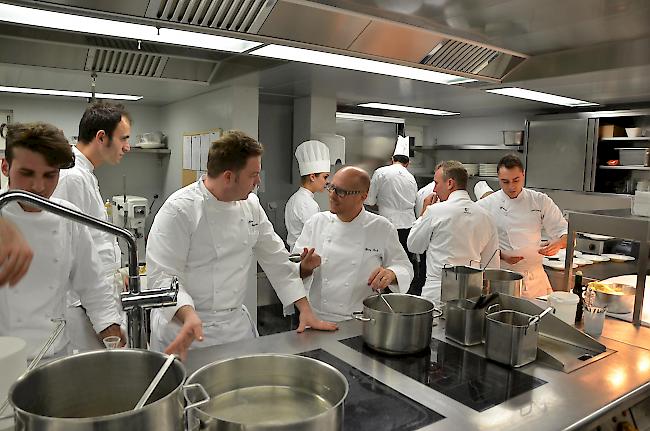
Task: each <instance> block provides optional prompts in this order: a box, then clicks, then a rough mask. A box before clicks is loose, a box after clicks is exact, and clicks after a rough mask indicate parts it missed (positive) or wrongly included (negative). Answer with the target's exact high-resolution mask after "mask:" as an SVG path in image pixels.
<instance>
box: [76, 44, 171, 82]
mask: <svg viewBox="0 0 650 431" xmlns="http://www.w3.org/2000/svg"><path fill="white" fill-rule="evenodd" d="M167 60H168V57H163V56H161V55H155V54H146V53H135V52H122V51H116V50H112V49H95V48H91V49H89V50H88V58H87V60H86V67H85V70H93V71H95V72H103V73H113V74H117V75H130V76H141V77H148V78H159V77H160V76H161V75H162V72H163V70H164V69H165V64H167Z"/></svg>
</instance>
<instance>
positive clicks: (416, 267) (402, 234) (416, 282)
mask: <svg viewBox="0 0 650 431" xmlns="http://www.w3.org/2000/svg"><path fill="white" fill-rule="evenodd" d="M410 232H411V229H397V235H398V236H399V242H400V244H402V248H404V251H405V252H406V255H407V256H408V257H409V260H410V261H411V265H413V274H414V276H413V281H411V286H410V287H409V290H408V293H409V294H411V295H420V294H422V286H424V278H426V274H427V271H426V268H425V270H424V274H422V275H420V264H419V263H418V261H417V259H416V258H415V254H414V253H411V252H410V251H409V249H408V246H407V245H406V240H407V239H408V237H409V233H410ZM425 265H426V262H425ZM420 278H422V284H420ZM418 286H419V289H418Z"/></svg>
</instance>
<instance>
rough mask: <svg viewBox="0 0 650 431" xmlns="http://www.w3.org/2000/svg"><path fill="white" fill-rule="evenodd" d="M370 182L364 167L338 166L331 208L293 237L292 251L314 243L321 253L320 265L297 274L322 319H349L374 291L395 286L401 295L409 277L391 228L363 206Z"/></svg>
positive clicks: (410, 271) (409, 270)
mask: <svg viewBox="0 0 650 431" xmlns="http://www.w3.org/2000/svg"><path fill="white" fill-rule="evenodd" d="M369 185H370V178H369V176H368V174H367V173H366V172H365V171H364V170H362V169H359V168H355V167H345V168H343V169H341V170H339V171H338V172H337V173H336V174H335V175H334V177H333V178H332V182H331V183H330V184H329V185H328V186H327V189H328V191H329V202H330V211H327V212H321V213H318V214H316V215H314V216H313V217H311V218H310V219H309V220H308V221H307V223H305V227H304V228H303V230H302V234H301V235H300V237H299V238H298V240H297V241H296V245H295V247H294V251H297V252H299V251H301V250H304V249H305V248H309V247H313V248H314V249H315V250H316V253H318V254H319V255H320V257H321V265H320V267H318V268H316V269H315V270H314V271H313V272H311V271H310V272H303V273H302V274H301V275H303V276H307V277H306V278H305V285H306V286H307V287H308V289H309V301H310V303H311V304H312V306H313V308H314V310H315V311H316V313H317V315H318V316H319V317H321V318H322V319H328V320H334V321H341V320H346V319H349V318H350V314H351V313H352V312H354V311H360V310H363V300H364V299H365V298H366V297H367V296H368V295H370V294H372V293H373V290H381V289H384V288H386V287H388V286H391V285H394V284H397V286H396V290H398V291H400V292H402V293H405V292H406V291H407V290H408V288H409V285H410V283H411V280H412V278H413V268H412V266H411V263H410V262H409V260H408V257H407V256H406V252H405V251H404V249H403V248H402V246H401V245H400V243H399V240H398V236H397V230H396V229H395V227H394V226H393V225H392V224H391V223H390V222H389V221H388V220H386V219H385V218H384V217H382V216H379V215H377V214H372V213H370V212H367V211H366V210H364V208H363V202H364V200H365V199H366V197H367V194H368V188H369Z"/></svg>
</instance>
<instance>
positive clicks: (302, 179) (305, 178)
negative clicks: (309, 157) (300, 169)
mask: <svg viewBox="0 0 650 431" xmlns="http://www.w3.org/2000/svg"><path fill="white" fill-rule="evenodd" d="M324 173H325V172H314V173H312V174H307V175H301V176H300V184H307V183H308V182H309V176H310V175H314V176H315V177H316V178H320V176H321V175H323V174H324ZM327 173H329V172H327Z"/></svg>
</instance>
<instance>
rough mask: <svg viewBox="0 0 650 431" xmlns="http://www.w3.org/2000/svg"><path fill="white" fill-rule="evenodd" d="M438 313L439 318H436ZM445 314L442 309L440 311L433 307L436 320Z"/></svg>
mask: <svg viewBox="0 0 650 431" xmlns="http://www.w3.org/2000/svg"><path fill="white" fill-rule="evenodd" d="M436 313H438V315H437V316H436ZM443 314H444V312H443V311H442V310H440V309H438V308H436V307H433V318H434V319H437V318H438V317H441V316H442V315H443Z"/></svg>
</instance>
